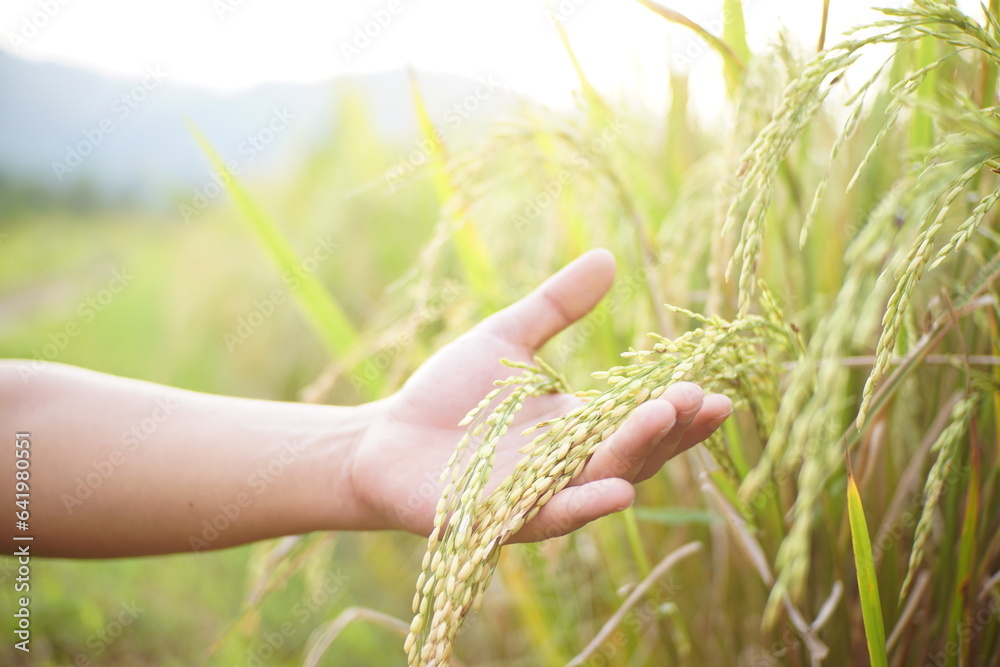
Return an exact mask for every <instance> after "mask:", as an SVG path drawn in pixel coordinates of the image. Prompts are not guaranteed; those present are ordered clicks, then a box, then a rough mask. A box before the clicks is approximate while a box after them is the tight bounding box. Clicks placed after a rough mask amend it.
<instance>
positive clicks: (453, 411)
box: [353, 250, 732, 541]
mask: <svg viewBox="0 0 1000 667" xmlns="http://www.w3.org/2000/svg"><path fill="white" fill-rule="evenodd" d="M614 266H615V265H614V259H613V258H612V256H611V254H610V253H608V252H607V251H604V250H595V251H591V252H588V253H586V254H584V255H583V256H581V257H580V258H578V259H577V260H576V261H574V262H572V263H571V264H570V265H568V266H567V267H565V268H564V269H563V270H562V271H560V272H559V273H557V274H556V275H555V276H553V277H552V278H550V279H549V280H548V281H546V282H545V283H544V284H543V285H542V286H541V287H539V288H538V289H537V290H535V291H534V292H532V293H531V294H529V295H528V296H527V297H525V298H524V299H522V300H521V301H518V302H517V303H515V304H514V305H512V306H510V307H509V308H506V309H505V310H502V311H500V312H498V313H496V314H494V315H492V316H491V317H489V318H487V319H486V320H484V321H483V322H481V323H480V324H479V325H478V326H476V327H475V328H473V329H472V330H471V331H469V332H467V333H466V334H464V335H463V336H461V337H459V338H458V339H456V340H455V341H454V342H452V343H451V344H449V345H447V346H446V347H444V348H442V349H441V350H440V351H438V353H437V354H435V355H434V356H433V357H431V358H430V359H429V360H428V361H427V362H426V363H425V364H424V365H423V366H421V367H420V368H419V369H418V370H417V371H416V372H415V373H414V374H413V376H412V377H411V378H410V379H409V381H408V382H407V383H406V384H405V386H404V387H403V388H402V389H401V390H400V391H399V392H398V393H396V394H395V395H393V396H391V397H389V398H388V399H386V400H385V401H384V403H383V410H382V412H381V418H380V419H377V420H376V421H375V422H374V423H372V424H371V425H370V426H369V428H368V430H367V432H366V434H365V437H364V439H363V440H362V442H361V444H360V445H359V446H358V450H357V451H356V452H355V454H354V462H353V482H354V487H355V490H356V493H357V494H358V495H359V497H360V499H361V500H362V502H363V503H364V504H365V505H366V506H367V507H369V508H370V509H371V511H372V513H373V514H374V515H375V517H376V519H375V523H376V524H377V525H379V526H381V527H385V528H402V529H405V530H409V531H411V532H415V533H419V534H422V535H427V534H429V533H430V531H431V528H432V527H433V521H434V509H435V507H436V505H437V500H438V498H439V497H440V494H441V486H440V483H439V477H440V475H441V471H442V469H443V468H444V465H445V463H446V462H447V460H448V457H450V456H451V453H452V452H453V451H454V449H455V446H456V445H457V444H458V441H459V440H460V439H461V437H462V435H463V434H464V432H465V428H464V427H459V426H458V423H459V421H460V420H461V419H462V418H463V417H464V416H465V415H466V413H468V411H469V410H470V409H472V408H473V407H474V406H475V405H476V404H477V403H478V402H479V400H480V399H481V398H482V397H483V396H484V395H485V394H487V393H488V392H489V391H490V390H492V389H493V388H494V384H493V383H494V381H495V380H499V379H503V378H506V377H509V376H510V375H512V374H514V373H516V372H517V371H514V370H513V369H511V368H508V367H506V366H504V365H502V364H501V363H500V361H499V360H500V359H502V358H507V359H512V360H515V361H525V362H531V361H532V359H533V358H534V356H535V354H536V353H537V351H538V349H539V348H540V347H541V346H542V345H544V344H545V342H546V341H547V340H549V339H550V338H551V337H552V336H554V335H555V334H556V333H558V332H559V331H561V330H562V329H564V328H566V327H567V326H569V325H570V324H572V323H573V322H575V321H576V320H578V319H580V318H581V317H583V316H584V315H585V314H586V313H588V312H589V311H590V310H591V308H593V307H594V305H595V304H596V303H597V302H598V301H599V300H600V299H601V297H602V296H604V294H605V293H606V292H607V291H608V289H609V288H610V286H611V283H612V280H613V278H614ZM579 405H580V399H578V398H576V397H574V396H571V395H567V394H551V395H547V396H539V397H535V398H532V399H529V400H528V401H527V402H526V403H525V406H524V408H523V409H522V410H521V411H520V412H519V413H518V416H517V418H516V421H515V422H514V423H513V424H512V425H511V427H510V429H509V431H508V433H507V435H506V436H504V437H503V438H502V439H501V440H500V442H499V443H498V445H497V450H496V463H495V466H494V468H493V474H492V476H491V478H490V481H489V484H488V485H487V493H488V492H489V491H491V490H492V489H494V488H495V487H496V486H498V485H499V484H500V483H501V482H502V481H503V480H504V479H505V478H506V477H507V476H509V475H510V474H511V472H513V470H514V468H515V465H516V464H517V461H518V460H519V459H520V458H521V457H522V456H523V455H522V454H520V452H519V450H520V449H521V447H523V446H524V444H525V443H526V441H527V440H529V439H530V437H529V436H521V435H519V434H520V433H521V431H523V430H524V429H525V428H527V427H528V426H531V425H533V424H536V423H538V422H540V421H543V420H547V419H553V418H556V417H558V416H560V415H563V414H565V413H566V412H568V411H570V410H572V409H574V408H576V407H577V406H579ZM731 411H732V404H731V402H730V401H729V399H727V398H726V397H724V396H721V395H718V394H711V395H709V396H704V395H703V393H702V391H701V389H700V388H698V387H697V386H696V385H693V384H690V383H679V384H677V385H674V386H673V387H670V388H669V389H668V390H667V391H666V392H665V393H664V394H663V396H661V397H660V399H657V400H651V401H647V402H646V403H645V404H643V405H642V406H640V407H639V408H637V409H636V410H635V411H634V413H633V414H632V415H631V416H630V417H629V419H628V420H627V421H626V423H625V424H624V425H623V426H622V428H621V429H619V430H618V432H617V433H615V434H614V435H613V436H611V437H610V438H609V439H608V440H607V441H605V442H604V443H603V444H602V445H601V446H600V447H599V448H598V450H597V452H595V454H594V456H593V457H592V458H591V460H590V461H589V462H588V463H587V465H586V466H585V467H584V468H583V471H582V473H581V474H580V475H579V476H578V477H577V478H576V479H574V480H573V482H572V483H571V484H570V486H568V487H567V488H566V489H564V490H563V491H561V492H560V493H558V494H556V495H555V496H553V498H552V499H551V500H550V501H549V503H548V504H547V505H546V506H545V507H544V508H543V509H542V510H541V511H540V512H539V513H538V515H537V516H536V517H535V518H534V519H533V520H532V521H531V522H529V523H528V524H527V525H526V526H525V527H524V528H523V529H522V530H521V532H520V533H518V535H517V536H516V539H517V540H519V541H535V540H539V539H545V538H549V537H555V536H557V535H562V534H565V533H568V532H571V531H573V530H576V529H577V528H579V527H581V526H583V525H584V524H586V523H588V522H590V521H592V520H594V519H596V518H599V517H601V516H604V515H606V514H610V513H612V512H615V511H618V510H621V509H624V508H625V507H628V506H629V505H630V504H631V503H632V500H633V498H634V494H635V491H634V488H633V484H635V483H638V482H641V481H643V480H644V479H647V478H648V477H650V476H652V475H653V474H654V473H655V472H656V471H657V470H659V469H660V467H661V466H662V465H663V464H664V463H665V462H666V461H667V460H668V459H670V458H671V457H673V456H675V455H676V454H678V453H680V452H682V451H684V450H685V449H687V448H689V447H691V446H693V445H695V444H697V443H699V442H701V441H702V440H704V439H705V438H707V437H708V436H709V435H710V434H711V433H712V432H713V431H714V430H715V429H716V428H718V426H719V425H720V424H721V423H722V422H723V421H724V420H725V418H726V417H727V416H728V415H729V413H730V412H731Z"/></svg>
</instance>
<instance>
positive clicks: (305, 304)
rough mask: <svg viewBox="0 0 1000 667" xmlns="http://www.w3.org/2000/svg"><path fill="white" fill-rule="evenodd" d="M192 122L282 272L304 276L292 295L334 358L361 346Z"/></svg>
mask: <svg viewBox="0 0 1000 667" xmlns="http://www.w3.org/2000/svg"><path fill="white" fill-rule="evenodd" d="M188 126H189V128H190V131H191V133H192V134H193V135H194V138H195V140H196V141H197V142H198V146H199V147H200V148H201V150H202V152H203V153H205V155H206V156H207V157H208V159H209V161H210V162H211V163H212V166H213V167H214V168H215V170H216V171H217V172H219V173H220V174H226V175H227V176H228V177H229V180H228V182H227V184H226V189H227V190H228V191H229V194H230V196H231V197H232V198H233V202H234V203H235V204H236V208H237V209H238V210H239V211H240V213H242V214H243V215H242V218H243V220H244V221H245V222H246V223H247V225H249V227H250V231H251V232H252V233H253V235H254V237H255V238H256V239H257V242H258V243H260V246H261V248H263V250H264V252H265V253H266V254H267V256H268V257H269V258H270V260H271V261H272V262H273V263H274V266H275V267H276V268H277V269H278V271H279V272H280V273H281V275H291V276H297V277H299V278H300V280H299V281H298V284H297V286H296V287H294V288H292V289H291V292H292V295H293V296H294V297H295V302H296V303H297V304H298V306H299V308H300V309H301V310H302V312H303V313H304V314H305V316H306V319H307V320H308V321H309V323H310V324H311V325H312V327H313V329H314V330H315V332H316V334H317V335H318V336H319V338H320V340H321V341H322V342H323V344H324V346H325V347H326V349H327V351H329V353H330V356H331V357H333V358H340V357H343V356H346V355H347V354H348V353H349V352H351V351H352V350H353V349H354V348H355V347H356V346H357V343H358V333H357V330H356V329H355V328H354V325H353V324H352V323H351V320H350V319H349V318H348V317H347V315H346V314H345V313H344V309H343V308H342V307H341V306H340V304H339V303H338V302H337V300H336V299H335V298H334V297H333V295H331V294H330V292H329V291H327V289H326V288H325V287H324V286H323V284H322V283H321V282H320V281H319V278H317V277H316V275H315V274H314V273H310V272H307V271H303V270H302V269H301V266H302V263H301V260H300V259H299V256H298V253H296V252H295V249H294V248H292V246H291V244H290V243H289V242H288V239H286V238H285V235H284V234H283V233H282V231H281V229H280V228H279V227H278V225H277V224H276V223H275V222H274V221H273V220H271V219H270V218H269V217H267V215H265V214H264V212H263V211H261V209H260V208H259V207H258V206H257V205H256V204H255V203H254V202H253V201H252V200H251V199H250V195H249V194H248V193H247V191H246V190H245V189H244V188H243V186H242V185H240V182H239V181H238V180H237V178H236V175H235V174H233V173H232V172H231V171H230V170H229V168H228V167H227V166H226V161H225V160H223V159H222V157H220V156H219V154H218V153H217V152H216V150H215V148H214V147H213V146H212V144H211V143H210V142H209V141H208V139H207V138H206V137H205V135H204V134H202V132H201V130H199V129H198V127H197V126H196V125H195V124H194V123H192V122H189V124H188Z"/></svg>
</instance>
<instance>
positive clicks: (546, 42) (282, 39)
mask: <svg viewBox="0 0 1000 667" xmlns="http://www.w3.org/2000/svg"><path fill="white" fill-rule="evenodd" d="M661 1H663V3H664V4H666V5H667V6H669V7H671V8H672V9H675V10H678V11H681V12H683V13H685V14H687V15H688V16H689V17H690V18H692V19H694V20H695V21H697V22H699V23H701V24H702V25H704V26H706V27H707V28H708V29H709V30H712V31H713V32H716V33H718V32H719V31H720V29H721V19H722V12H721V6H722V0H661ZM743 4H744V7H745V13H746V15H747V24H748V35H749V39H750V41H751V46H760V45H763V44H766V43H767V42H768V41H769V40H772V39H773V38H774V36H775V34H776V33H777V31H778V29H779V28H781V27H784V28H786V29H787V30H788V31H789V33H790V34H792V35H794V36H796V37H798V38H799V41H801V43H803V44H804V45H808V46H809V47H810V48H812V47H813V45H815V43H816V39H817V37H818V34H819V25H820V22H819V17H820V7H821V5H822V1H821V0H744V3H743ZM831 4H832V9H831V15H830V34H831V35H836V34H838V33H839V32H840V31H842V30H843V29H845V28H846V27H849V26H850V25H853V24H856V23H858V22H859V21H862V20H866V19H870V18H872V17H873V16H875V14H874V12H873V11H872V10H871V9H870V4H871V3H867V2H861V1H860V0H835V1H834V2H832V3H831ZM876 4H878V5H899V4H901V2H900V0H883V1H881V2H878V3H876ZM970 4H974V3H970ZM550 10H551V11H552V15H550V14H549V11H550ZM553 15H554V17H555V18H554V19H553ZM553 20H557V21H560V22H561V23H562V24H563V25H564V26H565V27H566V29H567V32H568V34H569V38H570V40H571V43H572V45H573V48H574V51H575V52H576V54H577V56H578V58H579V60H580V62H581V64H582V67H583V69H584V71H586V73H587V74H588V77H589V78H590V79H591V81H592V82H593V83H594V84H595V86H596V87H597V88H598V89H599V90H601V91H602V92H604V93H607V94H609V95H622V96H625V97H628V98H630V99H632V100H636V101H638V102H639V103H649V104H652V105H656V104H657V103H660V102H662V101H663V100H662V99H661V96H662V95H664V94H665V90H666V86H665V85H664V81H665V80H666V77H667V73H668V68H670V67H673V68H675V69H680V70H685V71H690V72H692V73H693V74H694V75H695V76H696V77H700V76H702V75H705V76H709V75H711V74H713V73H715V74H717V73H718V71H719V67H720V65H719V61H718V59H717V57H716V56H715V55H714V54H712V53H711V52H709V51H708V49H707V47H706V46H705V45H704V43H703V42H701V40H699V39H697V38H695V37H694V36H693V35H692V34H691V33H690V32H688V31H687V30H686V29H684V28H680V27H678V26H674V25H671V24H669V23H667V22H666V21H664V20H663V19H662V18H660V17H658V16H656V15H655V14H653V13H652V12H650V11H649V10H648V9H646V8H644V7H642V6H641V5H639V4H638V3H637V2H635V0H550V2H549V4H548V5H547V4H546V1H545V0H502V1H496V0H494V1H491V2H485V1H484V0H372V1H368V0H357V1H354V2H343V1H339V2H338V1H336V0H327V1H313V0H170V1H167V0H164V1H161V2H149V1H148V0H146V1H137V0H4V2H3V3H2V5H0V48H2V49H4V50H5V51H7V52H9V53H14V54H16V55H19V56H21V57H25V58H29V59H35V60H44V61H54V62H59V63H66V64H72V65H76V66H80V67H84V68H87V69H91V70H94V71H97V72H100V73H103V74H106V75H111V76H115V77H121V78H129V77H133V76H141V75H142V72H143V71H144V69H145V68H146V67H148V66H150V65H156V66H159V67H161V68H162V69H164V70H165V71H166V72H167V73H168V74H169V77H170V80H171V81H173V82H181V83H191V84H196V85H199V86H205V87H210V88H214V89H220V90H238V89H243V88H247V87H250V86H253V85H255V84H260V83H263V82H272V81H282V82H313V81H322V80H327V79H329V78H331V77H334V76H338V75H346V74H358V73H364V72H371V71H378V70H385V69H394V68H399V67H402V66H405V65H407V64H409V65H413V66H414V67H416V68H418V69H427V70H434V71H439V72H451V73H456V74H461V75H465V76H468V77H471V78H479V77H482V76H492V77H493V78H494V80H496V81H498V82H500V83H501V84H502V85H504V86H505V87H508V88H510V89H512V90H514V91H516V92H519V93H522V94H524V95H527V96H530V97H533V98H535V99H538V100H540V101H542V102H545V103H548V104H556V105H557V104H560V103H564V102H566V101H567V100H570V99H572V98H571V91H572V90H573V89H574V88H576V87H577V83H576V78H575V75H574V72H573V69H572V67H571V64H570V62H569V60H568V58H567V57H566V54H565V51H564V50H563V48H562V46H561V44H560V42H559V39H558V36H557V34H556V31H555V29H554V28H553V26H552V21H553Z"/></svg>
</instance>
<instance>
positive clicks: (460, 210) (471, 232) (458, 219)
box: [410, 70, 497, 296]
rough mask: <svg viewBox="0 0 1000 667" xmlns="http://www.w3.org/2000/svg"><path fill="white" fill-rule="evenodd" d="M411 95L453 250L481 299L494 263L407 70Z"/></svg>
mask: <svg viewBox="0 0 1000 667" xmlns="http://www.w3.org/2000/svg"><path fill="white" fill-rule="evenodd" d="M410 94H411V95H412V97H413V108H414V110H415V111H416V114H417V121H418V123H419V125H420V132H421V134H422V135H423V137H424V139H425V140H426V141H427V142H429V145H430V146H431V147H432V148H431V150H430V156H429V162H430V166H431V181H432V183H433V184H434V191H435V192H436V193H437V196H438V200H439V201H440V202H441V204H442V206H447V207H448V208H449V209H450V210H451V211H452V213H451V214H450V215H451V216H452V223H453V225H454V233H453V235H452V238H453V240H454V242H455V251H456V253H457V254H458V261H459V263H460V264H461V266H462V271H463V272H464V273H465V276H466V278H467V279H468V280H469V283H470V284H471V285H472V288H473V289H474V290H475V291H476V293H477V294H479V295H480V296H486V295H488V294H490V293H491V292H492V290H493V287H494V285H496V284H497V283H496V279H495V271H494V268H493V262H492V260H490V256H489V252H488V251H487V249H486V244H485V243H484V242H483V239H482V237H481V236H480V235H479V230H478V229H477V228H476V226H475V225H474V224H473V222H472V219H471V217H470V215H469V206H468V203H467V202H466V201H465V198H464V197H463V196H462V194H461V193H460V192H459V191H458V189H457V188H456V187H455V184H454V181H453V179H452V176H451V173H450V172H449V170H448V155H447V152H446V147H445V145H444V142H443V141H442V140H441V135H440V133H439V132H438V131H437V128H435V127H434V122H433V121H432V120H431V117H430V114H429V113H428V111H427V104H426V102H425V101H424V96H423V93H421V91H420V85H419V83H418V82H417V77H416V74H415V73H414V72H413V71H412V70H411V71H410Z"/></svg>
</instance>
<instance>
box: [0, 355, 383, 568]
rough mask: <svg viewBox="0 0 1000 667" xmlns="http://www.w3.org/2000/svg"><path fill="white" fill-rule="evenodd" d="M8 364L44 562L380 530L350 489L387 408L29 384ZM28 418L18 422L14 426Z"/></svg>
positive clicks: (7, 382)
mask: <svg viewBox="0 0 1000 667" xmlns="http://www.w3.org/2000/svg"><path fill="white" fill-rule="evenodd" d="M18 363H19V362H0V385H2V388H0V392H2V394H3V402H2V407H0V422H2V424H3V431H2V437H3V438H5V439H6V440H8V441H9V443H10V446H9V447H8V446H5V447H4V451H5V452H7V453H6V454H5V455H4V458H3V461H2V465H0V492H2V493H3V497H4V498H5V499H8V498H9V499H10V500H9V501H5V504H6V503H7V502H13V498H14V491H13V483H14V471H13V465H14V454H13V439H14V433H15V432H17V431H29V432H30V433H31V439H32V447H31V468H30V470H31V480H32V485H31V486H32V496H31V498H32V500H31V516H32V522H31V531H32V534H33V535H34V536H35V544H36V549H37V552H38V553H40V554H47V555H58V556H75V557H108V556H129V555H141V554H154V553H168V552H176V551H191V550H198V549H207V548H221V547H226V546H232V545H235V544H241V543H244V542H249V541H253V540H258V539H263V538H267V537H275V536H279V535H288V534H297V533H301V532H308V531H311V530H318V529H338V528H339V529H360V528H366V527H369V526H368V525H367V524H368V522H369V521H370V519H369V517H368V514H367V513H366V510H365V509H364V508H363V507H361V506H359V505H358V503H357V502H356V496H355V494H354V493H353V488H352V483H351V481H350V465H349V463H350V459H351V456H352V451H353V447H354V444H355V442H356V441H357V439H358V438H359V437H360V435H361V434H362V433H363V431H364V429H365V428H366V426H367V424H368V423H370V421H371V420H372V419H373V415H374V414H375V413H377V412H378V411H379V410H380V404H378V403H374V404H369V405H366V406H360V407H353V408H343V407H329V406H312V405H302V404H294V403H279V402H271V401H256V400H249V399H240V398H229V397H221V396H211V395H207V394H199V393H195V392H189V391H183V390H179V389H173V388H168V387H162V386H158V385H154V384H149V383H145V382H138V381H135V380H125V379H121V378H115V377H111V376H107V375H103V374H99V373H93V372H89V371H82V370H78V369H72V368H69V367H65V366H60V365H55V364H53V365H50V366H48V367H47V368H46V369H45V371H43V372H42V373H40V374H38V375H37V376H36V377H32V378H30V380H29V381H28V382H23V381H22V380H21V377H20V376H19V374H18V366H17V364H18ZM15 415H16V417H15Z"/></svg>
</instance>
